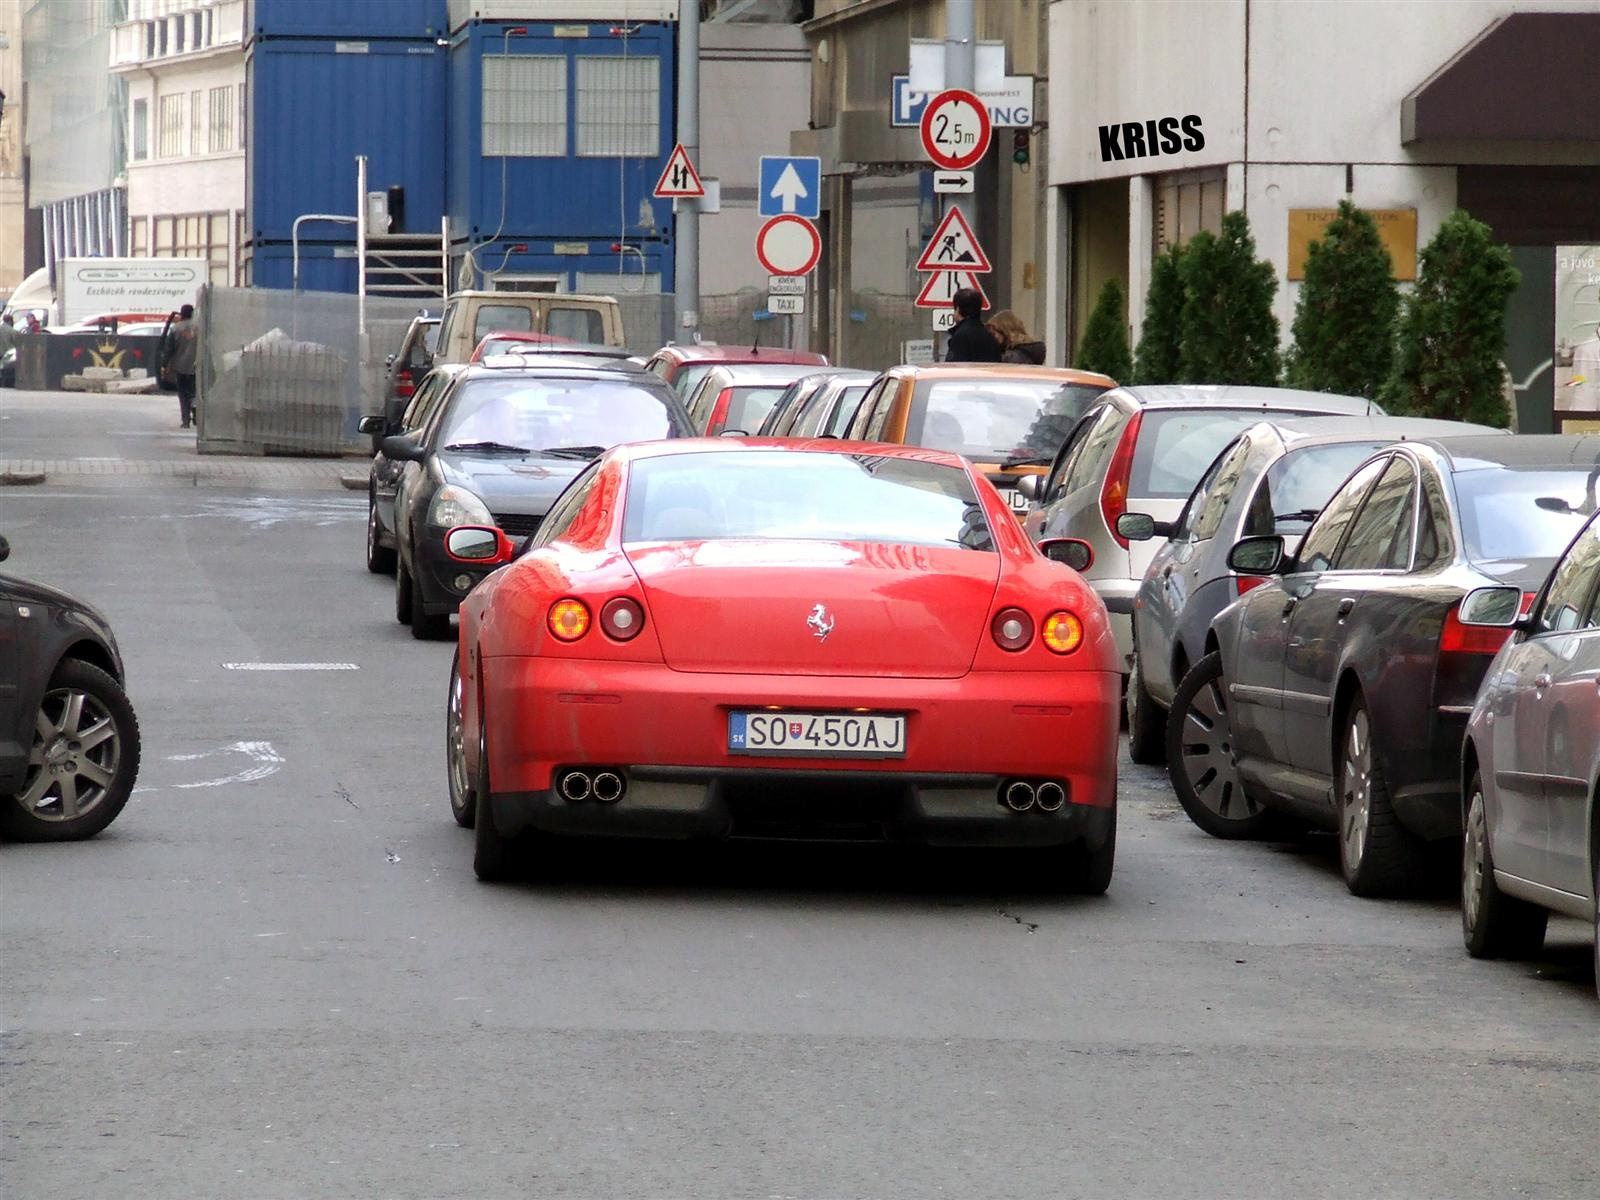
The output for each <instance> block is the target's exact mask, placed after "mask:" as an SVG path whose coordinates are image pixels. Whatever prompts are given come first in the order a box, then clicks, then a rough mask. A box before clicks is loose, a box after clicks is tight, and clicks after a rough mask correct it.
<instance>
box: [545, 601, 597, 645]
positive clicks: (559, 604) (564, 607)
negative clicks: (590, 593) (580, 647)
mask: <svg viewBox="0 0 1600 1200" xmlns="http://www.w3.org/2000/svg"><path fill="white" fill-rule="evenodd" d="M548 622H549V625H550V632H551V633H553V634H555V636H556V637H558V638H560V639H561V640H562V641H563V642H575V641H577V640H578V639H579V638H581V637H582V636H583V635H584V634H586V633H588V632H589V606H588V605H587V604H585V603H584V602H583V601H582V600H557V601H556V602H555V603H554V604H552V605H551V606H550V616H549V617H548Z"/></svg>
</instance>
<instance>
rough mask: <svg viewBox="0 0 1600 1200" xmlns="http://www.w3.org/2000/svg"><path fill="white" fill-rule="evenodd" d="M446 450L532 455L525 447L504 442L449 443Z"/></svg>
mask: <svg viewBox="0 0 1600 1200" xmlns="http://www.w3.org/2000/svg"><path fill="white" fill-rule="evenodd" d="M445 449H446V450H487V451H490V452H493V453H496V454H532V453H533V451H531V450H529V449H528V448H527V447H526V446H508V445H506V444H505V443H504V442H451V443H450V444H449V445H448V446H446V447H445Z"/></svg>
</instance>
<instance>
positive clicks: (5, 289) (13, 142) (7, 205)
mask: <svg viewBox="0 0 1600 1200" xmlns="http://www.w3.org/2000/svg"><path fill="white" fill-rule="evenodd" d="M24 7H25V4H24V0H0V92H4V93H5V94H6V105H5V111H4V112H3V113H0V293H5V294H9V293H10V291H11V290H12V289H13V288H15V287H16V286H17V284H19V283H21V282H22V279H23V276H24V275H25V274H26V272H25V271H24V269H23V268H24V262H23V243H24V238H25V231H26V229H27V215H28V207H27V198H26V197H25V195H24V194H23V179H22V153H23V140H22V120H23V114H22V10H23V8H24Z"/></svg>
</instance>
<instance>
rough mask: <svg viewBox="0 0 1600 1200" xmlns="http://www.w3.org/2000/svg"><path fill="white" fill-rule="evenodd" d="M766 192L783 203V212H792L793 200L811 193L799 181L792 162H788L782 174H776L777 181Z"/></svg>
mask: <svg viewBox="0 0 1600 1200" xmlns="http://www.w3.org/2000/svg"><path fill="white" fill-rule="evenodd" d="M767 194H768V195H769V196H771V197H772V198H773V199H774V200H776V201H777V202H778V203H779V204H781V205H783V211H784V212H786V213H792V212H793V211H794V210H795V201H796V200H804V199H805V198H806V197H807V196H809V195H810V194H811V193H810V192H808V191H806V185H805V184H803V183H801V182H800V172H799V171H796V170H795V169H794V164H793V163H789V164H788V165H787V166H785V167H784V168H783V174H782V175H779V176H778V182H777V183H775V184H773V185H772V191H770V192H769V193H767Z"/></svg>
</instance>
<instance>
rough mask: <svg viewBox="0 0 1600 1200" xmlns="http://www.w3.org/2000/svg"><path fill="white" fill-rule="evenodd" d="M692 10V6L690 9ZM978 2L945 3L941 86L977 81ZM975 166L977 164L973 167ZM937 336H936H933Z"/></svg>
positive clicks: (974, 198) (947, 203) (948, 204)
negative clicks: (942, 79)
mask: <svg viewBox="0 0 1600 1200" xmlns="http://www.w3.org/2000/svg"><path fill="white" fill-rule="evenodd" d="M691 7H692V6H691ZM977 76H978V0H944V86H945V87H947V88H963V89H965V90H966V91H969V92H970V91H972V90H973V88H974V87H975V86H976V84H977V81H978V78H977ZM974 166H976V164H974ZM966 199H967V214H968V215H969V216H970V217H971V218H972V224H973V225H974V226H976V225H977V223H978V195H977V192H976V191H974V192H973V193H972V194H971V195H969V196H967V198H966ZM955 204H956V196H955V195H953V194H950V193H946V194H944V195H943V196H941V197H940V204H939V208H940V210H941V211H940V213H939V215H940V216H941V217H944V218H948V217H949V215H950V210H951V209H952V208H954V207H955ZM935 336H936V337H937V336H938V335H935ZM938 357H939V358H941V359H942V358H943V357H944V339H942V338H939V339H938Z"/></svg>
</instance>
